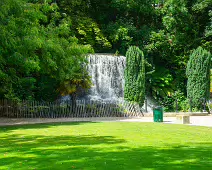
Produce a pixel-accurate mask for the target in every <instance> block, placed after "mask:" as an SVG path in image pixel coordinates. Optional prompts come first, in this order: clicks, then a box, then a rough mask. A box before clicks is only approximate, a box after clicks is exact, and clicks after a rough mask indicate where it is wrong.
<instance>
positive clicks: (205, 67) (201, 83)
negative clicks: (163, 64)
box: [186, 47, 211, 109]
mask: <svg viewBox="0 0 212 170" xmlns="http://www.w3.org/2000/svg"><path fill="white" fill-rule="evenodd" d="M210 58H211V54H210V52H208V51H206V50H204V49H203V48H202V47H198V48H197V49H196V50H194V51H193V53H192V54H191V55H190V59H189V61H188V64H187V68H186V75H187V77H188V82H187V97H188V99H191V100H192V107H196V108H198V109H201V108H202V102H201V101H202V99H206V100H207V99H209V96H210Z"/></svg>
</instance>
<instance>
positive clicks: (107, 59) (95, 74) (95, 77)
mask: <svg viewBox="0 0 212 170" xmlns="http://www.w3.org/2000/svg"><path fill="white" fill-rule="evenodd" d="M88 62H89V64H88V72H89V73H90V76H91V78H92V83H93V86H92V88H91V89H90V92H89V95H88V97H89V98H90V99H91V100H103V101H108V102H112V101H117V100H123V97H124V68H125V64H126V60H125V57H124V56H113V55H109V54H94V55H89V56H88Z"/></svg>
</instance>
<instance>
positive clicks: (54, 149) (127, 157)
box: [0, 122, 212, 170]
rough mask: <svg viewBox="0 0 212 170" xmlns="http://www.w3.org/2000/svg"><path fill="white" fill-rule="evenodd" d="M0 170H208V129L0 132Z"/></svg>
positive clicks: (211, 133) (128, 126)
mask: <svg viewBox="0 0 212 170" xmlns="http://www.w3.org/2000/svg"><path fill="white" fill-rule="evenodd" d="M0 169H5V170H25V169H26V170H30V169H34V170H39V169H42V170H66V169H67V170H70V169H77V170H147V169H148V170H150V169H152V170H164V169H169V170H173V169H185V170H188V169H192V170H195V169H198V170H199V169H208V170H211V169H212V128H207V127H197V126H186V125H173V124H161V123H138V122H137V123H135V122H104V123H103V122H102V123H92V122H90V123H89V122H87V123H86V122H79V123H59V124H37V125H25V126H8V127H0Z"/></svg>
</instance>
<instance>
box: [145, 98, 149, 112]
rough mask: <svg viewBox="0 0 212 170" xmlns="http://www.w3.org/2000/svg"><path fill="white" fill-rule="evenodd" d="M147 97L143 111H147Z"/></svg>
mask: <svg viewBox="0 0 212 170" xmlns="http://www.w3.org/2000/svg"><path fill="white" fill-rule="evenodd" d="M147 104H148V103H147V98H145V112H146V113H147Z"/></svg>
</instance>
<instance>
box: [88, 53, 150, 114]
mask: <svg viewBox="0 0 212 170" xmlns="http://www.w3.org/2000/svg"><path fill="white" fill-rule="evenodd" d="M88 62H89V64H88V72H89V74H90V76H91V79H92V83H93V86H92V88H91V89H90V92H89V95H88V96H87V97H88V98H89V99H91V100H98V101H103V102H116V101H120V100H124V69H125V66H126V57H124V56H114V55H111V54H93V55H89V56H88ZM153 105H154V104H153V102H152V101H151V99H150V98H147V112H152V106H153ZM145 108H146V107H145V106H143V110H145Z"/></svg>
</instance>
